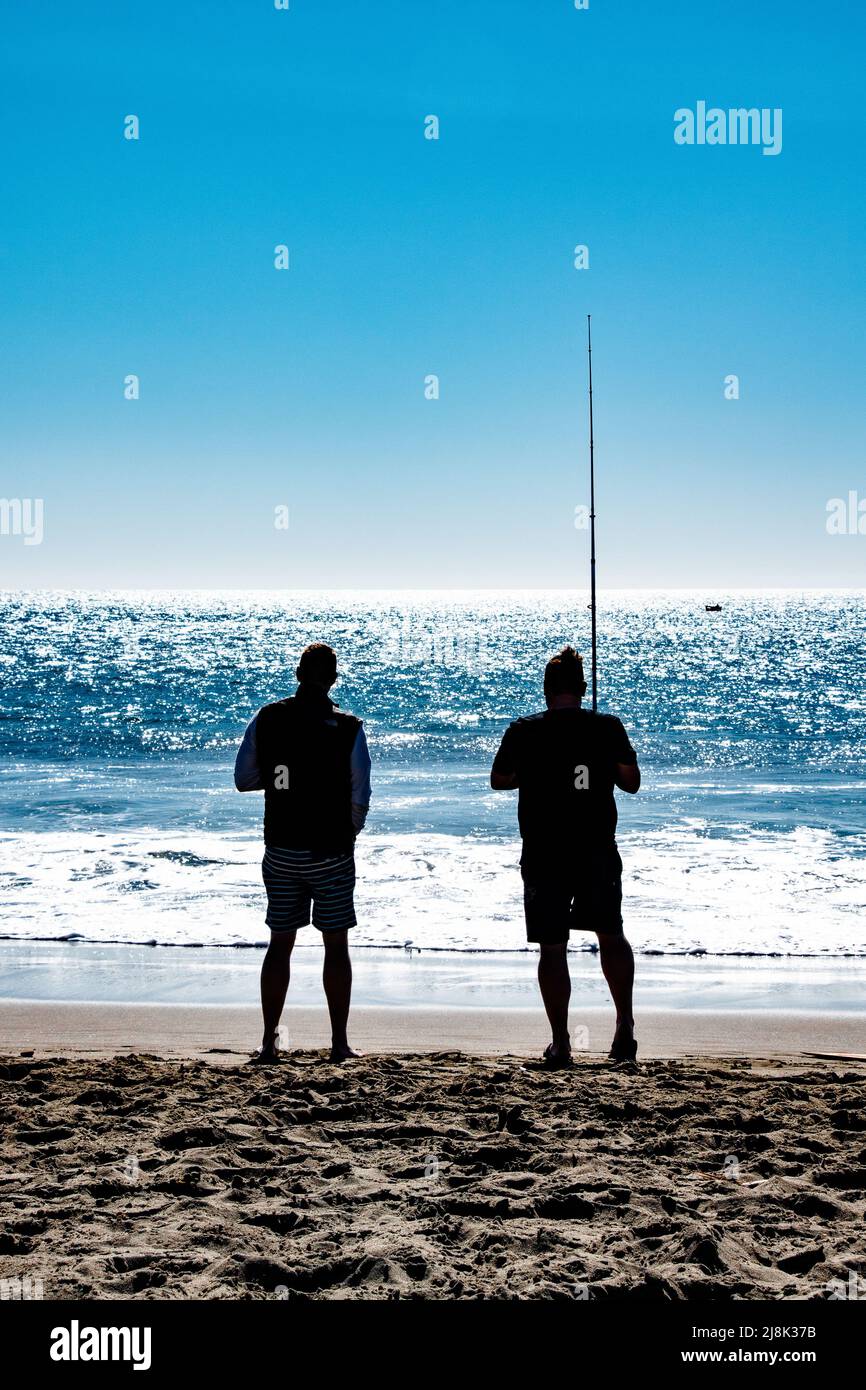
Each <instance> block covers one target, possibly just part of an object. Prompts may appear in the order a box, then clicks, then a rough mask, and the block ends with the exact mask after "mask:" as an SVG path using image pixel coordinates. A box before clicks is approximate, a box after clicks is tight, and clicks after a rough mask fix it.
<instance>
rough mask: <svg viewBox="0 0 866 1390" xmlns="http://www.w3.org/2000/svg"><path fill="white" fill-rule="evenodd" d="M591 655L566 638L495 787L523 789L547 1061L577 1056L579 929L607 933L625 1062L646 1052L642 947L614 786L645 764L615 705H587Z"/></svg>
mask: <svg viewBox="0 0 866 1390" xmlns="http://www.w3.org/2000/svg"><path fill="white" fill-rule="evenodd" d="M585 694H586V681H585V680H584V678H583V663H582V661H581V659H580V656H579V655H578V653H577V652H576V651H574V649H573V648H572V647H565V648H564V649H563V651H561V652H560V653H559V655H558V656H554V657H552V658H551V660H550V661H549V662H548V663H547V666H546V668H545V671H544V695H545V700H546V702H547V710H546V711H545V713H543V714H533V715H531V716H530V717H529V718H527V719H517V720H515V722H514V723H513V724H511V725H509V727H508V728H507V729H506V731H505V734H504V736H503V739H502V743H501V744H500V747H499V751H498V753H497V754H496V757H495V759H494V762H493V770H492V772H491V774H490V785H491V786H492V787H493V789H494V791H507V790H510V789H511V788H514V787H516V788H517V789H518V790H519V799H518V803H517V815H518V820H519V823H520V833H521V835H522V837H523V854H522V856H521V859H520V865H521V872H522V875H523V902H524V910H525V914H526V936H527V940H529V941H533V942H537V943H538V946H539V959H538V984H539V988H540V989H541V997H542V999H543V1001H544V1007H545V1011H546V1013H547V1017H548V1020H549V1022H550V1027H551V1032H552V1034H553V1040H552V1042H551V1043H550V1045H549V1046H548V1048H547V1050H546V1051H545V1053H544V1058H543V1062H544V1065H545V1066H546V1067H549V1068H551V1069H553V1068H558V1067H564V1066H568V1065H569V1063H570V1061H571V1042H570V1039H569V1034H568V1002H569V999H570V998H571V978H570V976H569V973H568V958H567V955H566V952H567V950H568V939H569V932H571V931H594V932H596V933H597V935H598V946H599V955H600V956H601V968H602V970H603V972H604V977H605V979H606V980H607V983H608V987H609V989H610V992H611V995H612V996H613V1001H614V1004H615V1005H616V1033H615V1034H614V1039H613V1043H612V1044H611V1049H610V1054H609V1056H610V1058H611V1060H612V1061H615V1062H623V1061H633V1060H634V1058H635V1056H636V1055H637V1041H636V1039H635V1036H634V1018H633V1017H632V985H633V982H634V956H633V955H632V950H631V946H630V945H629V943H628V941H627V940H626V938H625V936H624V935H623V930H622V910H621V909H622V878H621V875H622V860H621V859H620V857H619V851H618V849H617V845H616V837H615V832H616V801H615V800H614V787H620V788H621V789H622V791H625V792H636V791H637V790H638V788H639V787H640V769H639V768H638V765H637V757H636V755H635V751H634V749H633V748H632V746H631V744H630V743H629V740H628V735H627V734H626V731H625V729H624V728H623V726H622V724H621V723H620V721H619V720H618V719H616V718H615V717H614V716H613V715H612V714H596V713H594V712H593V711H592V710H587V709H583V708H582V707H581V700H582V698H583V696H584V695H585Z"/></svg>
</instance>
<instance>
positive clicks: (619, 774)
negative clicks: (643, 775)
mask: <svg viewBox="0 0 866 1390" xmlns="http://www.w3.org/2000/svg"><path fill="white" fill-rule="evenodd" d="M613 780H614V781H615V782H616V785H617V786H618V787H619V789H620V791H624V792H631V793H632V795H634V793H635V792H636V791H638V789H639V788H640V768H639V767H638V765H637V763H617V764H616V770H615V771H614V774H613Z"/></svg>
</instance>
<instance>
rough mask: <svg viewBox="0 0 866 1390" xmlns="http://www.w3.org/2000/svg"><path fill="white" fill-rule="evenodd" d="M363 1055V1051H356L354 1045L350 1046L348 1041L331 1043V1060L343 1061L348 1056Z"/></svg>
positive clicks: (346, 1059)
mask: <svg viewBox="0 0 866 1390" xmlns="http://www.w3.org/2000/svg"><path fill="white" fill-rule="evenodd" d="M363 1055H364V1054H363V1052H356V1051H355V1049H354V1047H350V1046H349V1044H348V1043H339V1044H337V1043H332V1045H331V1061H332V1062H345V1061H348V1059H349V1058H350V1057H363Z"/></svg>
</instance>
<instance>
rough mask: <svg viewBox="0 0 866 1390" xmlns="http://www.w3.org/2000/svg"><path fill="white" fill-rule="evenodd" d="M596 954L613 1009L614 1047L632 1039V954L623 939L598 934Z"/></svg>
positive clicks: (607, 934) (605, 933)
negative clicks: (614, 1025)
mask: <svg viewBox="0 0 866 1390" xmlns="http://www.w3.org/2000/svg"><path fill="white" fill-rule="evenodd" d="M598 952H599V956H600V957H601V968H602V971H603V973H604V978H605V979H606V980H607V984H608V988H609V990H610V992H611V996H612V998H613V1002H614V1004H615V1006H616V1036H615V1038H614V1044H615V1045H616V1044H618V1043H627V1042H631V1040H632V1039H633V1037H634V1017H633V1015H632V987H633V985H634V955H633V954H632V949H631V946H630V945H629V943H628V941H627V940H626V938H625V937H624V936H613V935H611V934H609V933H607V932H599V933H598Z"/></svg>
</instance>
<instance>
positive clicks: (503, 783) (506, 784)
mask: <svg viewBox="0 0 866 1390" xmlns="http://www.w3.org/2000/svg"><path fill="white" fill-rule="evenodd" d="M490 785H491V787H492V788H493V790H494V791H495V792H511V791H514V788H515V787H516V786H518V785H519V783H518V781H517V773H516V772H491V774H490Z"/></svg>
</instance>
